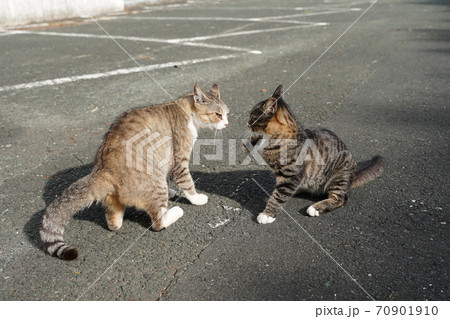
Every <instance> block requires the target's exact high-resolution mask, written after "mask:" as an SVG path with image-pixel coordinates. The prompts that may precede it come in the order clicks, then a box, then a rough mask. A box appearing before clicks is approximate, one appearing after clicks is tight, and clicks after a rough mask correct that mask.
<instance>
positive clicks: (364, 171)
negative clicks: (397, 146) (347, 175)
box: [351, 155, 386, 188]
mask: <svg viewBox="0 0 450 319" xmlns="http://www.w3.org/2000/svg"><path fill="white" fill-rule="evenodd" d="M385 167H386V161H385V160H384V158H383V157H381V156H379V155H377V156H374V157H373V158H372V161H371V162H370V163H369V165H367V166H366V167H364V168H361V169H359V170H358V171H357V172H356V176H355V179H354V180H353V182H352V186H351V188H355V187H359V186H361V185H364V184H365V183H367V182H370V181H371V180H373V179H375V178H377V177H378V176H380V175H381V174H382V173H383V171H384V168H385Z"/></svg>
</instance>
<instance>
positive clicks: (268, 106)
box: [264, 97, 278, 114]
mask: <svg viewBox="0 0 450 319" xmlns="http://www.w3.org/2000/svg"><path fill="white" fill-rule="evenodd" d="M277 109H278V105H277V99H276V98H273V97H271V98H268V99H267V101H266V103H265V104H264V112H265V113H267V114H275V113H276V112H277Z"/></svg>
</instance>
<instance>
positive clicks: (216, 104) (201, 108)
mask: <svg viewBox="0 0 450 319" xmlns="http://www.w3.org/2000/svg"><path fill="white" fill-rule="evenodd" d="M229 113H230V111H229V110H228V107H227V106H226V104H225V103H223V102H222V100H221V99H220V92H219V86H218V85H217V84H214V85H213V86H212V87H211V89H210V90H209V92H204V91H202V90H201V89H200V87H199V86H198V85H197V84H196V85H195V86H194V118H195V122H196V124H197V125H198V126H200V127H206V128H210V129H212V130H214V131H216V130H221V129H224V128H225V127H227V126H228V114H229Z"/></svg>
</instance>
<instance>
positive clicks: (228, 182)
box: [192, 169, 323, 222]
mask: <svg viewBox="0 0 450 319" xmlns="http://www.w3.org/2000/svg"><path fill="white" fill-rule="evenodd" d="M192 175H193V178H194V180H197V179H198V182H197V183H196V184H195V185H196V188H197V190H198V191H199V192H202V191H204V192H208V193H213V194H215V195H218V196H221V197H225V198H228V199H230V200H233V201H235V202H236V203H238V204H239V205H240V206H241V207H242V208H243V209H245V210H248V211H249V212H250V213H251V214H252V215H253V220H254V221H255V222H256V217H257V216H258V214H259V213H261V212H263V211H264V209H265V207H266V204H267V201H268V199H269V197H270V195H271V194H272V192H273V190H274V188H275V177H274V176H273V174H272V172H271V171H270V170H268V169H261V170H245V171H243V170H239V171H237V170H236V171H224V172H216V173H206V172H192ZM293 198H294V199H295V198H301V199H305V200H309V201H312V202H317V201H319V200H321V199H323V197H318V196H315V195H311V194H308V193H301V194H298V195H294V196H293ZM307 208H308V206H305V207H302V208H299V209H298V210H297V212H298V213H300V214H302V215H305V216H309V215H308V214H307V213H306V209H307Z"/></svg>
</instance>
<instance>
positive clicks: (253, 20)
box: [119, 16, 314, 24]
mask: <svg viewBox="0 0 450 319" xmlns="http://www.w3.org/2000/svg"><path fill="white" fill-rule="evenodd" d="M119 19H120V20H154V21H168V20H170V21H236V22H274V23H275V22H276V23H288V24H289V23H290V24H314V22H307V21H296V20H275V19H272V18H271V17H263V18H230V17H128V16H127V17H120V18H119Z"/></svg>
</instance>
